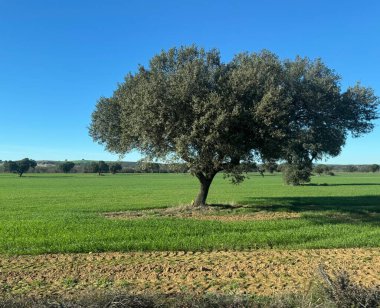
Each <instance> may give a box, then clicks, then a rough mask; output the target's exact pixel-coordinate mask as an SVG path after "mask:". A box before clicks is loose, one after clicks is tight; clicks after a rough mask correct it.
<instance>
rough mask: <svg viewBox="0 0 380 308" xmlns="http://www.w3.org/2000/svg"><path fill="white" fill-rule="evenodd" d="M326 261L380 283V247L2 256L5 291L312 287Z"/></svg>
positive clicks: (0, 290)
mask: <svg viewBox="0 0 380 308" xmlns="http://www.w3.org/2000/svg"><path fill="white" fill-rule="evenodd" d="M320 264H323V265H324V266H325V268H326V269H327V271H328V272H329V273H332V272H333V271H334V270H335V271H339V270H342V269H344V270H346V271H347V272H348V273H349V275H350V276H351V278H352V279H353V280H354V281H356V282H357V283H360V284H363V285H366V286H379V285H380V249H379V248H374V249H318V250H316V249H314V250H256V251H240V252H235V251H220V252H153V253H142V252H135V253H89V254H52V255H39V256H17V257H7V256H0V297H1V296H8V295H15V294H27V295H37V296H44V295H48V294H53V295H54V294H57V295H58V294H65V295H68V294H74V293H75V294H78V292H81V291H88V290H93V289H98V288H99V289H105V288H124V289H128V290H129V291H130V292H131V293H143V292H157V293H166V294H169V293H175V292H196V293H197V292H213V293H227V294H231V293H235V294H240V293H252V294H253V293H254V294H259V295H272V294H274V293H282V292H285V293H288V292H294V291H303V290H306V289H307V288H309V286H310V283H311V282H312V281H315V280H316V279H318V274H317V269H318V266H319V265H320Z"/></svg>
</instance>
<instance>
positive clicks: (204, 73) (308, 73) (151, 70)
mask: <svg viewBox="0 0 380 308" xmlns="http://www.w3.org/2000/svg"><path fill="white" fill-rule="evenodd" d="M376 107H377V98H376V97H375V96H374V94H373V92H372V90H371V89H368V88H364V87H361V86H360V85H357V86H355V87H353V88H349V89H348V90H347V91H346V92H344V93H342V92H341V89H340V85H339V77H338V76H337V75H336V74H335V73H334V72H333V71H331V70H330V69H328V68H327V67H326V66H325V65H324V64H323V63H322V62H321V61H320V60H315V61H310V60H308V59H304V58H296V59H295V60H294V61H290V60H286V61H281V60H280V59H279V58H278V57H277V56H276V55H274V54H273V53H271V52H269V51H262V52H261V53H258V54H257V53H253V54H248V53H242V54H238V55H237V56H235V57H234V58H233V59H232V60H231V61H230V62H228V63H224V62H222V61H221V58H220V54H219V52H218V51H217V50H210V51H205V50H203V49H200V48H197V47H196V46H191V47H181V48H173V49H170V50H168V51H163V52H161V53H160V54H159V55H156V56H155V57H153V58H152V59H151V61H150V63H149V67H148V68H146V67H144V66H140V67H139V70H138V71H137V72H136V73H135V74H131V73H130V74H128V75H127V76H126V77H125V81H124V82H123V83H121V84H119V86H118V88H117V89H116V91H115V92H114V94H113V96H112V97H109V98H104V97H102V98H100V99H99V101H98V103H97V105H96V110H95V111H94V112H93V114H92V122H91V126H90V135H91V136H92V138H93V139H94V140H95V141H97V142H99V143H100V144H104V145H105V147H106V149H107V150H109V151H111V152H114V153H118V154H125V153H127V152H130V151H131V150H134V149H135V150H138V151H140V152H141V153H143V154H144V155H146V156H147V157H150V158H156V159H167V158H170V159H179V160H180V161H183V162H185V163H186V164H187V165H188V167H189V170H190V172H191V173H192V174H193V175H195V176H196V177H197V178H198V179H199V181H200V185H201V187H200V192H199V194H198V196H197V198H196V199H195V202H194V204H195V205H204V204H205V203H206V198H207V194H208V191H209V187H210V185H211V182H212V180H213V178H214V177H215V175H216V174H217V173H218V172H220V171H224V172H225V173H226V174H227V175H228V176H231V178H232V180H233V182H235V183H236V182H240V181H242V180H243V179H244V176H243V175H242V174H243V172H244V171H246V170H248V169H249V167H250V165H251V164H252V163H253V162H254V161H257V160H258V159H261V160H264V161H273V160H286V161H287V162H288V163H289V164H293V165H297V164H301V163H303V164H305V163H306V164H309V163H311V162H312V161H313V160H317V159H320V158H322V157H323V156H325V155H330V156H336V155H338V154H339V153H340V150H341V148H342V146H343V145H344V142H345V140H346V137H347V134H348V133H350V132H351V133H352V134H353V135H354V136H359V135H361V134H363V133H366V132H369V131H370V130H371V129H372V127H373V124H371V121H372V120H373V119H375V118H376Z"/></svg>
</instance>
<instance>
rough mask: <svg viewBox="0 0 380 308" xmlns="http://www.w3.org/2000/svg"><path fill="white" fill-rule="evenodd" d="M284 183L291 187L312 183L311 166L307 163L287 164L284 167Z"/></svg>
mask: <svg viewBox="0 0 380 308" xmlns="http://www.w3.org/2000/svg"><path fill="white" fill-rule="evenodd" d="M283 172H284V182H285V183H286V184H289V185H295V186H296V185H300V184H301V183H308V182H310V174H311V166H310V165H308V164H307V163H305V162H302V163H297V164H294V163H293V164H287V165H286V166H285V167H284V171H283Z"/></svg>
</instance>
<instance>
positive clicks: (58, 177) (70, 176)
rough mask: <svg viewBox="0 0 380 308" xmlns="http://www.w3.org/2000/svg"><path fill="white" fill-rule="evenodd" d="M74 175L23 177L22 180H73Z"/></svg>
mask: <svg viewBox="0 0 380 308" xmlns="http://www.w3.org/2000/svg"><path fill="white" fill-rule="evenodd" d="M73 177H74V175H40V174H38V175H30V174H29V175H23V176H22V178H34V179H62V178H68V179H69V178H73Z"/></svg>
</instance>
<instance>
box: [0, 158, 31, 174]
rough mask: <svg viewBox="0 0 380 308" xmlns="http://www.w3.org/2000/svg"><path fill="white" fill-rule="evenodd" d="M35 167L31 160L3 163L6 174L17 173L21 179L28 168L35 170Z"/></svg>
mask: <svg viewBox="0 0 380 308" xmlns="http://www.w3.org/2000/svg"><path fill="white" fill-rule="evenodd" d="M36 166H37V162H36V161H34V160H33V159H29V158H24V159H21V160H18V161H11V160H9V161H6V162H5V163H4V170H5V171H6V172H12V173H17V174H18V175H19V176H20V177H21V176H22V175H23V174H24V173H25V172H27V171H28V170H29V169H30V168H35V167H36Z"/></svg>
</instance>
